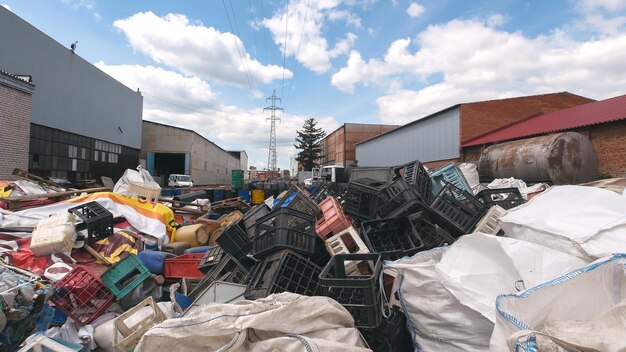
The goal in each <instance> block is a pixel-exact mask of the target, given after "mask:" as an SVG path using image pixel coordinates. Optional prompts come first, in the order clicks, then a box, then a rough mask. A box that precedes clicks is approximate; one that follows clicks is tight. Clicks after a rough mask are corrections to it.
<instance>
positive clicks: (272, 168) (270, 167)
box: [263, 89, 284, 179]
mask: <svg viewBox="0 0 626 352" xmlns="http://www.w3.org/2000/svg"><path fill="white" fill-rule="evenodd" d="M269 100H271V101H272V105H270V106H268V107H266V108H263V111H264V112H265V110H270V111H271V116H270V117H267V118H266V119H265V120H266V121H267V120H270V123H271V127H270V148H269V153H268V155H267V175H266V176H267V179H270V177H271V176H270V175H272V174H274V173H275V172H276V159H277V158H276V121H280V117H278V116H276V111H277V110H280V111H284V110H283V108H280V107H277V106H276V101H277V100H278V101H279V102H280V98H279V97H277V96H276V89H274V93H272V96H271V97H269V98H267V99H265V102H266V103H267V101H269Z"/></svg>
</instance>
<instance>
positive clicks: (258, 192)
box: [252, 189, 265, 205]
mask: <svg viewBox="0 0 626 352" xmlns="http://www.w3.org/2000/svg"><path fill="white" fill-rule="evenodd" d="M264 200H265V191H264V190H262V189H253V190H252V204H255V205H256V204H261V203H263V201H264Z"/></svg>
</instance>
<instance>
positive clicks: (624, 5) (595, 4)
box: [578, 0, 626, 12]
mask: <svg viewBox="0 0 626 352" xmlns="http://www.w3.org/2000/svg"><path fill="white" fill-rule="evenodd" d="M578 7H579V8H580V9H581V10H583V11H594V10H597V9H602V10H606V11H610V12H615V11H620V10H624V9H626V1H624V0H580V1H578Z"/></svg>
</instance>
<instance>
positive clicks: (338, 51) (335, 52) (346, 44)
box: [328, 33, 357, 57]
mask: <svg viewBox="0 0 626 352" xmlns="http://www.w3.org/2000/svg"><path fill="white" fill-rule="evenodd" d="M356 38H357V37H356V34H354V33H348V34H346V37H345V38H344V39H342V40H340V41H338V42H337V43H336V44H335V47H334V48H333V49H332V50H331V51H329V52H328V55H329V56H330V57H338V56H339V55H345V54H347V53H348V52H350V48H351V47H352V46H353V45H354V42H355V41H356Z"/></svg>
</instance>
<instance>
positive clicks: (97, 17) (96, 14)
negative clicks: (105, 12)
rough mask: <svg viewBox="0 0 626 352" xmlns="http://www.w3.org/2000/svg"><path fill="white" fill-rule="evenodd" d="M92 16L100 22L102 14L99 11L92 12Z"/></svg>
mask: <svg viewBox="0 0 626 352" xmlns="http://www.w3.org/2000/svg"><path fill="white" fill-rule="evenodd" d="M93 17H95V18H96V22H100V20H102V16H101V15H100V13H99V12H94V13H93Z"/></svg>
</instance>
